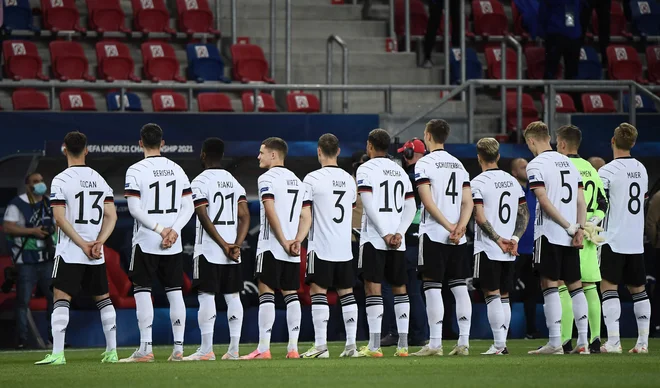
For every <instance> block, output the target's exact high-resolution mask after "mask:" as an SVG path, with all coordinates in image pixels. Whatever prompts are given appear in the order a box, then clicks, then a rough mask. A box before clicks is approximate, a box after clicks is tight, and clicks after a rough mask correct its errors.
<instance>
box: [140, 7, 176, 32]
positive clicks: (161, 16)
mask: <svg viewBox="0 0 660 388" xmlns="http://www.w3.org/2000/svg"><path fill="white" fill-rule="evenodd" d="M131 4H132V5H133V24H134V27H135V29H136V30H138V31H140V32H143V33H145V34H148V33H150V32H166V33H168V34H173V33H175V32H176V31H175V30H174V29H173V28H170V13H169V12H168V11H167V8H166V7H165V2H164V1H163V0H131Z"/></svg>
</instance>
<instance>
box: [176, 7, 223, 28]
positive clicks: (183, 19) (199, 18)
mask: <svg viewBox="0 0 660 388" xmlns="http://www.w3.org/2000/svg"><path fill="white" fill-rule="evenodd" d="M176 6H177V9H178V11H179V15H178V16H179V17H178V19H179V30H181V31H184V32H185V33H187V34H189V35H190V34H194V33H206V34H213V35H220V31H218V30H216V29H215V28H213V20H214V17H213V12H211V8H210V7H209V3H208V0H176Z"/></svg>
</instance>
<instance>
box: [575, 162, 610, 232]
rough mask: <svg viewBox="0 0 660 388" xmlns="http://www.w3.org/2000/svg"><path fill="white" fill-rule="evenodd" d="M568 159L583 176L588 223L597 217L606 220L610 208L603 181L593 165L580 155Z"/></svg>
mask: <svg viewBox="0 0 660 388" xmlns="http://www.w3.org/2000/svg"><path fill="white" fill-rule="evenodd" d="M568 158H569V159H570V160H571V162H573V165H575V168H577V169H578V171H580V175H581V176H582V184H583V186H584V199H585V201H586V202H587V221H588V220H589V219H590V218H591V217H593V216H597V217H598V218H600V219H601V220H602V219H603V218H605V212H606V211H607V206H608V205H607V197H606V196H605V188H604V187H603V181H602V180H601V179H600V176H598V172H597V171H596V169H595V168H594V167H593V166H592V165H591V163H589V162H588V161H586V160H584V159H582V158H581V157H580V156H579V155H568Z"/></svg>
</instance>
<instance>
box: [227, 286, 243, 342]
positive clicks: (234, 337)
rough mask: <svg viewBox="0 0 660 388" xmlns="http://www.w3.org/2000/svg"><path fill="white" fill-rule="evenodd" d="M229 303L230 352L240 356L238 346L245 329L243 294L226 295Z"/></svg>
mask: <svg viewBox="0 0 660 388" xmlns="http://www.w3.org/2000/svg"><path fill="white" fill-rule="evenodd" d="M225 303H227V323H228V325H229V352H230V353H236V354H238V344H239V343H240V342H241V330H242V329H243V303H241V294H239V293H238V292H236V293H234V294H225Z"/></svg>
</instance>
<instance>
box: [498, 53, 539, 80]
mask: <svg viewBox="0 0 660 388" xmlns="http://www.w3.org/2000/svg"><path fill="white" fill-rule="evenodd" d="M507 54H508V53H507ZM525 60H526V61H527V78H529V79H543V76H544V75H545V48H543V47H536V46H534V47H525Z"/></svg>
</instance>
